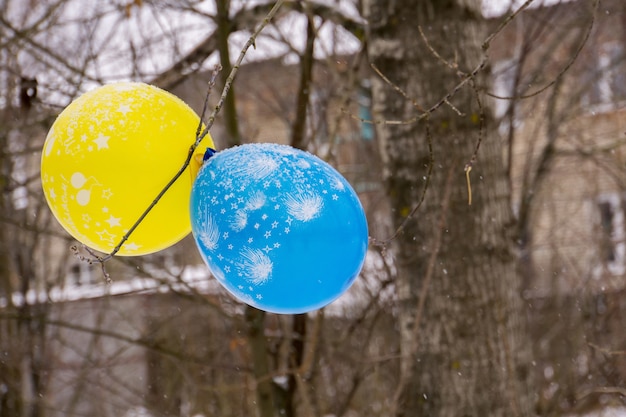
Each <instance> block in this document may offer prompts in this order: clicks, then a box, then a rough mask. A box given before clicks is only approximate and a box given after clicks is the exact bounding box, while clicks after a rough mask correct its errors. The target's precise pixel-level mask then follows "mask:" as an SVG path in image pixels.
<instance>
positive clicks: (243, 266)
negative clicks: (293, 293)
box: [237, 248, 274, 285]
mask: <svg viewBox="0 0 626 417" xmlns="http://www.w3.org/2000/svg"><path fill="white" fill-rule="evenodd" d="M241 259H242V261H241V262H240V263H238V264H237V267H238V269H239V271H240V272H241V273H242V274H243V276H244V277H245V278H246V279H247V280H248V281H250V282H251V283H253V284H255V285H259V284H265V283H266V282H267V280H269V278H270V276H271V274H272V269H273V268H274V264H273V263H272V260H271V259H270V258H269V256H267V255H266V254H265V253H263V251H262V250H260V249H251V248H243V250H242V251H241Z"/></svg>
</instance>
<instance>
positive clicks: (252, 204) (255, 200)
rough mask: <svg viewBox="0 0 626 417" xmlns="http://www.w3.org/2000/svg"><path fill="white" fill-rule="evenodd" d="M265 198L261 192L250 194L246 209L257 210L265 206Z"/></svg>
mask: <svg viewBox="0 0 626 417" xmlns="http://www.w3.org/2000/svg"><path fill="white" fill-rule="evenodd" d="M266 200H267V197H265V194H263V192H261V191H257V192H256V193H254V194H252V195H251V196H250V198H249V199H248V202H247V203H246V209H248V210H250V211H254V210H258V209H260V208H261V207H263V206H264V205H265V201H266Z"/></svg>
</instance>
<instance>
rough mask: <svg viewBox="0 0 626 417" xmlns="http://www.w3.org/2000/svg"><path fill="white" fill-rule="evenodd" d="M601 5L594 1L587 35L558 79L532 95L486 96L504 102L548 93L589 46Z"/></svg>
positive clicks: (491, 94) (489, 94) (558, 75)
mask: <svg viewBox="0 0 626 417" xmlns="http://www.w3.org/2000/svg"><path fill="white" fill-rule="evenodd" d="M531 1H532V0H531ZM526 3H529V2H526ZM599 5H600V0H594V2H593V13H592V14H591V21H590V22H589V25H587V30H586V31H585V34H584V35H583V37H582V40H581V41H580V44H579V45H578V47H577V48H576V51H574V55H572V57H571V58H570V60H569V61H568V62H567V64H566V65H565V66H564V67H563V68H562V69H561V71H559V73H558V74H557V75H556V77H554V78H553V79H552V80H551V81H550V82H549V83H548V84H546V85H544V86H543V87H541V88H539V89H538V90H536V91H533V92H532V93H528V94H520V95H513V96H500V95H497V94H493V93H490V92H487V93H486V94H487V95H488V96H490V97H493V98H497V99H502V100H514V99H526V98H531V97H535V96H537V95H539V94H541V93H543V92H544V91H546V90H547V89H548V88H550V87H552V86H553V85H554V84H556V82H557V81H558V80H560V79H561V77H563V75H565V73H566V72H567V71H568V70H569V69H570V67H571V66H572V65H574V62H576V60H577V59H578V56H579V55H580V53H581V52H582V50H583V48H584V47H585V45H586V44H587V40H588V39H589V36H591V30H592V29H593V26H594V24H595V21H596V15H597V13H598V7H599ZM492 37H493V35H492ZM485 43H487V44H488V41H485Z"/></svg>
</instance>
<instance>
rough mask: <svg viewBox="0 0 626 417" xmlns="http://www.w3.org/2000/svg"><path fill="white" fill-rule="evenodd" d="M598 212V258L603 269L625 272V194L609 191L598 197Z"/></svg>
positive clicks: (612, 272) (617, 272) (619, 273)
mask: <svg viewBox="0 0 626 417" xmlns="http://www.w3.org/2000/svg"><path fill="white" fill-rule="evenodd" d="M597 204H598V205H597V207H598V211H599V214H600V236H599V243H600V259H601V261H602V266H603V267H604V268H603V269H605V270H607V271H608V272H610V273H611V274H613V275H621V274H624V273H625V272H626V223H625V219H624V213H625V211H626V194H622V193H610V194H603V195H601V196H600V197H598V200H597Z"/></svg>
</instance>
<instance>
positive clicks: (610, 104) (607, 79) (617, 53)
mask: <svg viewBox="0 0 626 417" xmlns="http://www.w3.org/2000/svg"><path fill="white" fill-rule="evenodd" d="M594 59H595V61H594V65H593V67H592V68H591V69H590V70H589V72H588V74H587V78H588V81H587V83H588V85H589V89H588V91H587V92H586V93H585V94H584V95H583V105H584V106H585V107H595V109H594V110H600V111H601V110H602V109H603V108H605V107H606V108H607V109H612V108H614V107H615V104H617V103H620V102H623V101H626V57H625V54H624V46H623V45H622V44H621V43H619V42H607V43H605V44H603V45H601V46H600V48H598V49H597V51H596V52H595V57H594Z"/></svg>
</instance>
